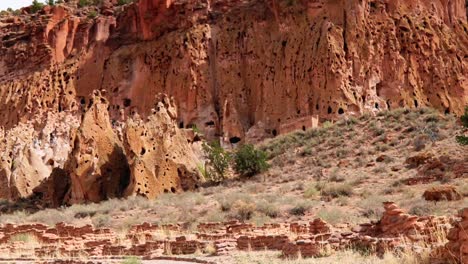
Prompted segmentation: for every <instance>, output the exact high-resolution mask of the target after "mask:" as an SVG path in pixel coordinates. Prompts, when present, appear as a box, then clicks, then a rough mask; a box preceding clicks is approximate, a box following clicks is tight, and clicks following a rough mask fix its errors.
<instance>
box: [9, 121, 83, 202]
mask: <svg viewBox="0 0 468 264" xmlns="http://www.w3.org/2000/svg"><path fill="white" fill-rule="evenodd" d="M78 125H79V120H78V118H76V117H74V116H71V115H65V114H63V113H60V114H55V113H49V114H47V116H46V117H45V118H44V119H38V120H31V121H30V122H28V123H25V124H21V125H19V126H17V127H15V128H14V129H11V130H7V131H4V130H0V132H1V133H0V140H1V144H0V153H1V154H0V155H1V160H0V183H1V184H0V197H1V198H3V199H17V198H20V197H27V196H29V195H31V194H32V193H33V189H34V188H36V187H37V186H39V185H40V184H41V182H42V181H43V180H45V179H47V178H48V177H49V175H50V174H51V172H52V170H53V169H54V168H63V167H64V165H65V162H66V161H67V159H68V155H69V153H70V152H71V150H72V149H71V145H72V142H71V141H72V140H71V137H72V135H71V134H72V132H73V131H74V130H75V129H76V128H77V127H78Z"/></svg>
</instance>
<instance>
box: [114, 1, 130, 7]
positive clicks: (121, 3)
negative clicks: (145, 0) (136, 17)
mask: <svg viewBox="0 0 468 264" xmlns="http://www.w3.org/2000/svg"><path fill="white" fill-rule="evenodd" d="M131 2H133V0H118V1H117V5H119V6H121V5H126V4H130V3H131Z"/></svg>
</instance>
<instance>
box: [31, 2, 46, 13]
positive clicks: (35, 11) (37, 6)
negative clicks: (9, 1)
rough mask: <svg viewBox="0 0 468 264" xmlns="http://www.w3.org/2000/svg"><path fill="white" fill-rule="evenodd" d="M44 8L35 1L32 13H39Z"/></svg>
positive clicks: (32, 5)
mask: <svg viewBox="0 0 468 264" xmlns="http://www.w3.org/2000/svg"><path fill="white" fill-rule="evenodd" d="M43 7H44V4H43V3H41V2H39V1H37V0H33V1H32V4H31V12H32V13H37V12H38V11H39V10H41V9H42V8H43Z"/></svg>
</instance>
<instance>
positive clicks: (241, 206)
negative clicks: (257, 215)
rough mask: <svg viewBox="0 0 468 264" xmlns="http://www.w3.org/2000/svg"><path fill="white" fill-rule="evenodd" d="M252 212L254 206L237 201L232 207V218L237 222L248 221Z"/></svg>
mask: <svg viewBox="0 0 468 264" xmlns="http://www.w3.org/2000/svg"><path fill="white" fill-rule="evenodd" d="M254 212H255V204H253V203H250V202H244V201H241V200H238V201H236V202H235V203H234V204H233V205H232V213H233V215H232V216H233V217H234V218H235V219H237V220H239V221H246V220H249V219H250V218H252V216H253V214H254Z"/></svg>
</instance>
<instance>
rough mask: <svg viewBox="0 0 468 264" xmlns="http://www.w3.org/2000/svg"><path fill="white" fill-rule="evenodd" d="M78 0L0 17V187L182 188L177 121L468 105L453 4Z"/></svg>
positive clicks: (241, 125)
mask: <svg viewBox="0 0 468 264" xmlns="http://www.w3.org/2000/svg"><path fill="white" fill-rule="evenodd" d="M81 2H82V1H80V2H79V3H78V1H72V0H70V1H66V2H65V3H63V4H57V5H55V6H45V7H44V8H42V9H40V10H38V11H37V12H33V11H34V10H33V9H32V8H24V9H22V10H21V12H19V14H15V15H13V14H7V15H3V16H2V17H1V18H0V125H1V127H2V129H1V133H0V137H1V139H2V144H1V146H0V152H1V156H2V159H1V161H0V182H1V183H2V184H1V186H0V197H2V198H7V199H18V198H21V197H29V196H31V195H33V196H34V197H39V198H43V199H44V200H46V201H47V204H49V205H60V204H70V203H77V202H82V201H100V200H103V199H107V198H112V197H122V196H127V195H133V194H140V195H144V196H147V197H156V196H157V195H158V194H160V193H163V192H176V191H178V190H187V189H191V188H193V187H195V186H196V185H197V182H198V178H199V177H200V176H199V172H198V170H197V168H196V163H197V158H196V157H195V155H194V154H193V151H192V147H193V146H190V145H189V143H187V140H186V138H187V135H186V134H184V130H181V129H183V128H192V127H196V128H197V129H198V130H200V131H201V132H203V133H204V135H205V136H206V137H207V138H208V139H213V138H218V137H221V138H222V139H223V141H224V142H225V143H229V142H230V143H237V142H245V141H257V140H262V139H264V138H268V137H275V136H277V135H279V134H285V133H287V132H290V131H292V130H296V129H303V130H305V129H307V128H310V127H315V126H317V125H318V124H320V123H322V122H324V121H327V120H334V119H338V118H339V117H340V116H341V115H342V116H352V115H360V114H363V113H372V112H376V111H381V110H384V109H393V108H399V107H409V108H420V107H423V106H431V107H434V108H437V109H439V110H440V111H442V112H446V113H455V114H461V113H462V111H463V108H464V106H465V105H466V104H467V103H468V92H467V91H468V80H467V76H468V24H467V17H466V7H465V3H464V1H462V0H451V1H448V2H447V1H445V0H437V1H420V0H414V1H397V0H392V1H381V0H379V1H368V0H366V1H357V0H353V1H348V0H346V1H344V0H343V1H315V0H314V1H312V0H309V1H306V0H303V1H299V0H289V1H285V0H250V1H237V0H215V1H181V0H180V1H179V0H174V1H171V0H166V1H159V0H140V1H135V2H132V3H130V4H125V5H118V4H117V3H116V2H115V1H110V0H104V1H102V2H100V3H98V4H97V5H82V4H81ZM129 2H130V1H129ZM159 93H165V94H167V95H169V97H165V96H162V97H161V96H157V95H158V94H159ZM170 98H173V100H172V99H170ZM186 132H189V131H186ZM188 139H189V141H192V140H193V138H191V137H190V135H188Z"/></svg>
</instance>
